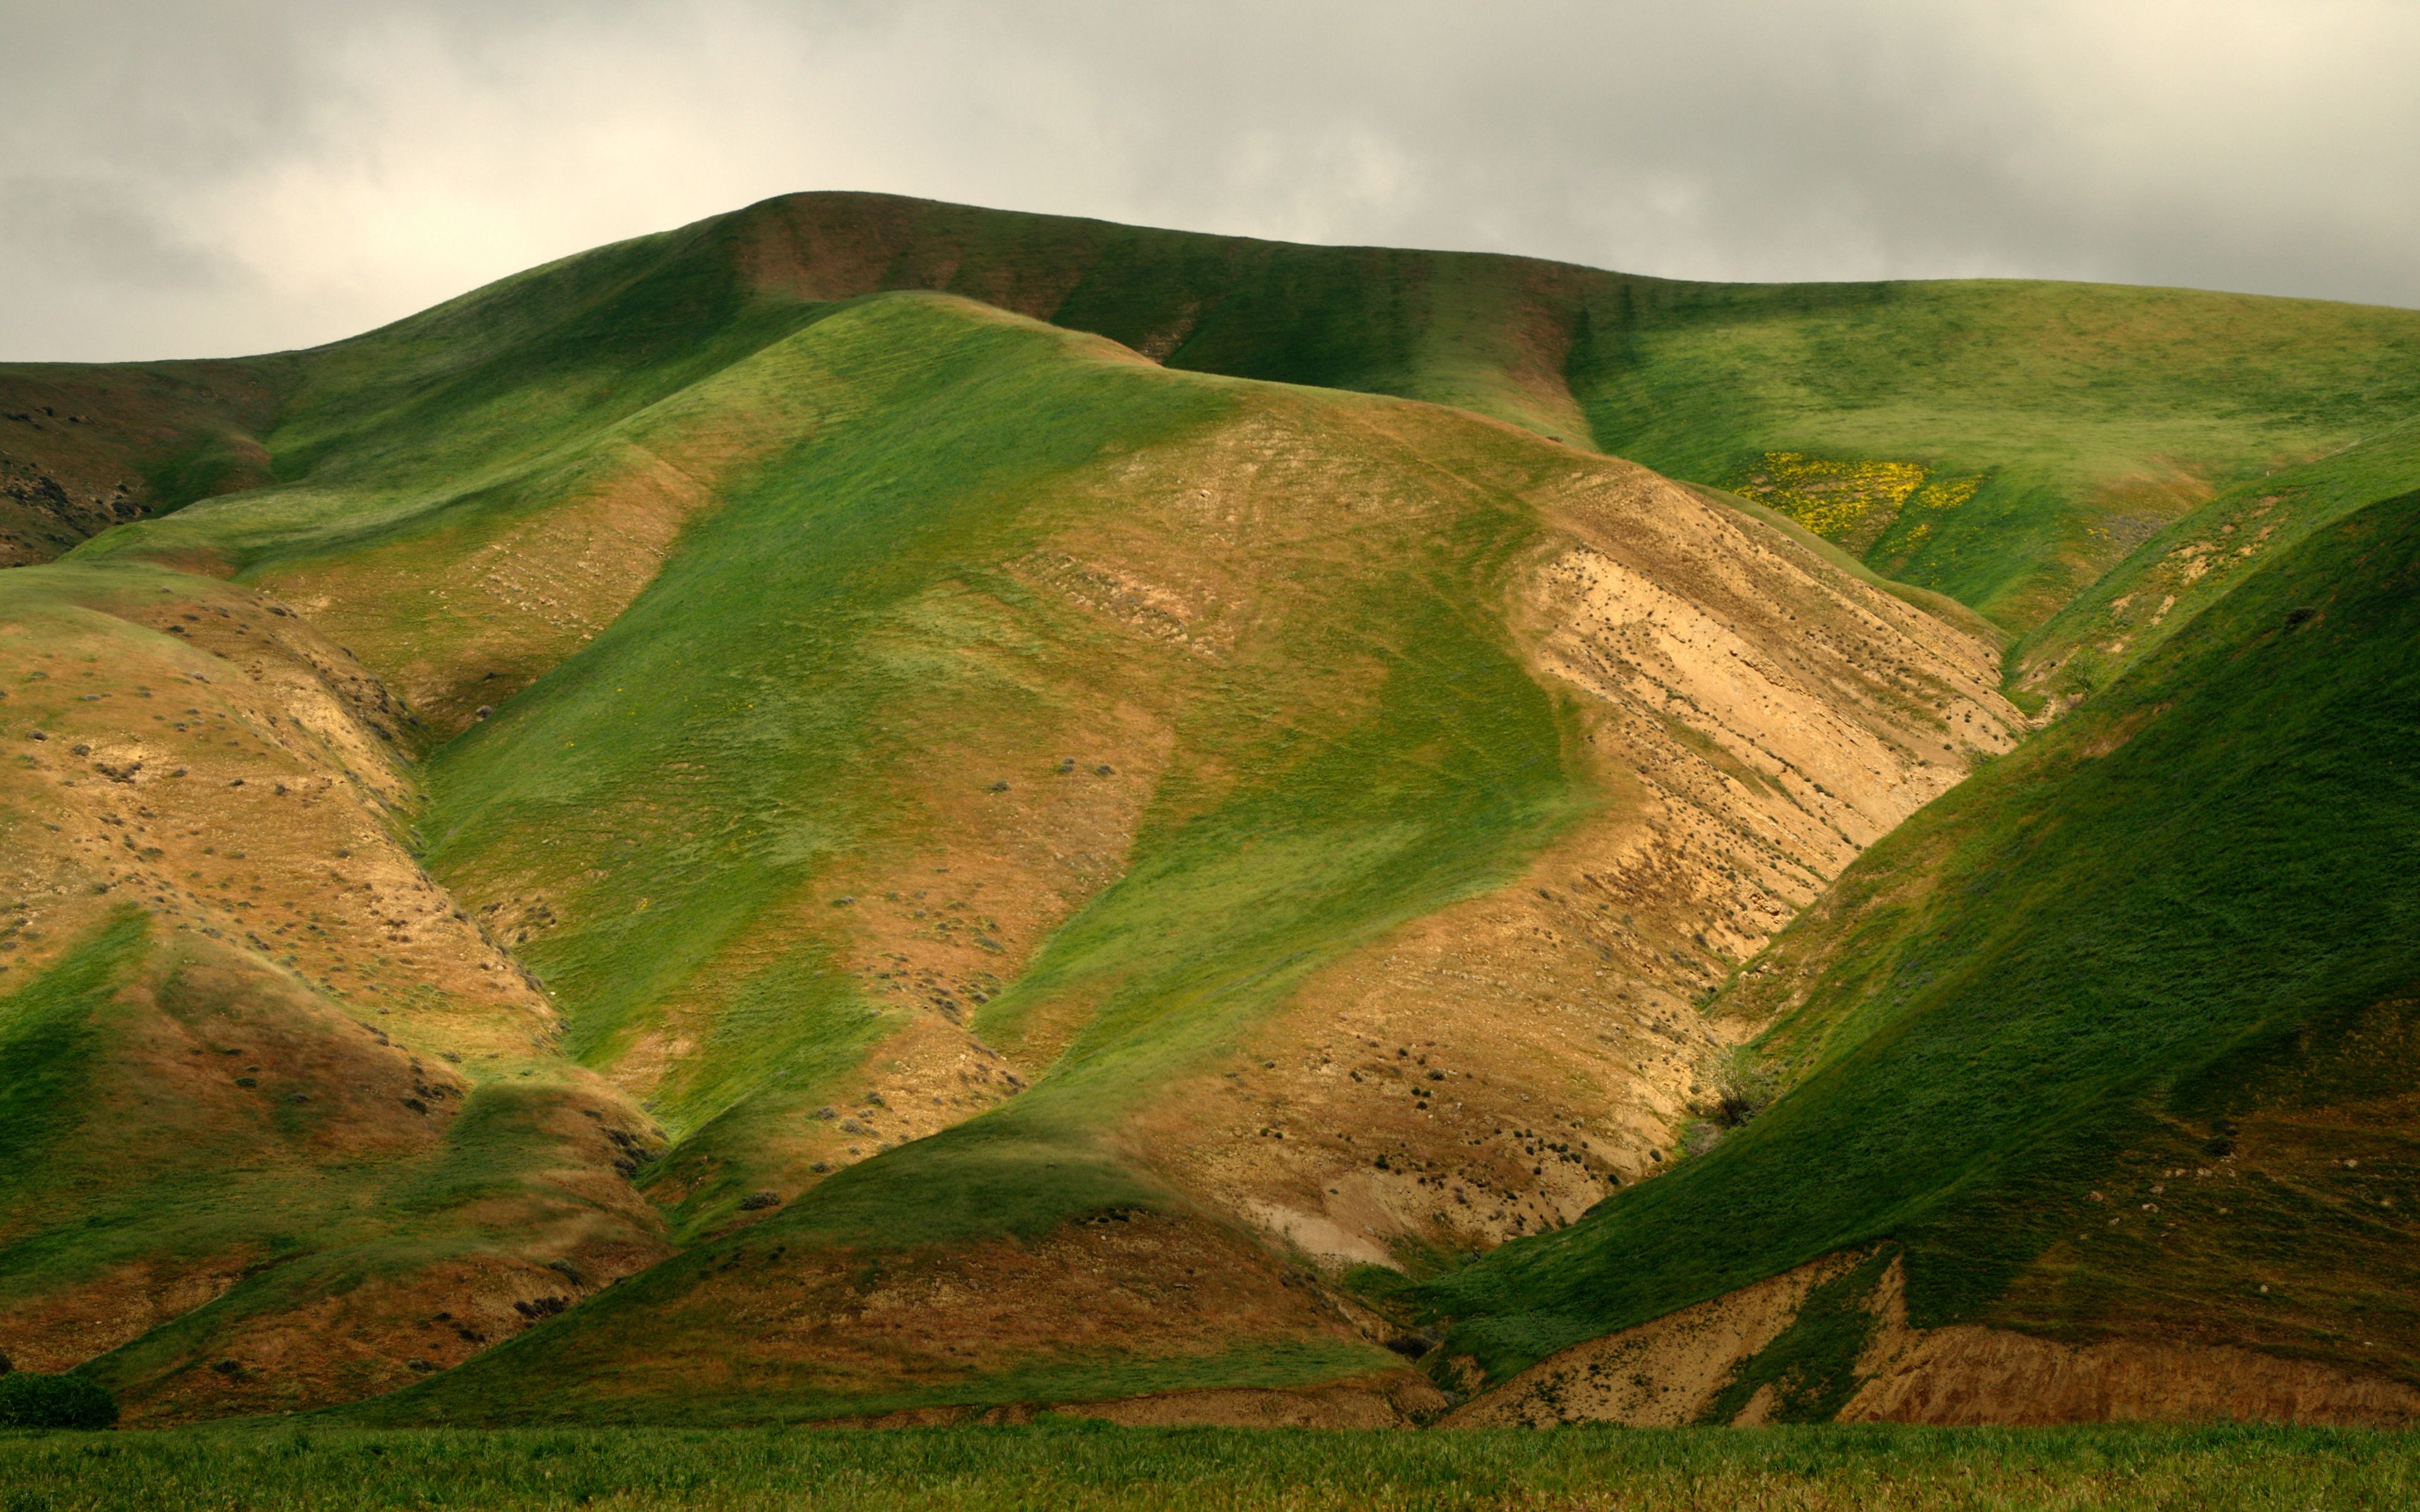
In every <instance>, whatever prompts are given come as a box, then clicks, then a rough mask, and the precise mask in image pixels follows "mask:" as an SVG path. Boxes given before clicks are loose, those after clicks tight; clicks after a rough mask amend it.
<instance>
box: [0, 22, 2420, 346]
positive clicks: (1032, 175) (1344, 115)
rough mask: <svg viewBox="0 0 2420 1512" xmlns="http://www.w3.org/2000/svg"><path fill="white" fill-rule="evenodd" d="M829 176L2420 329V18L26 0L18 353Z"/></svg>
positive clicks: (881, 185)
mask: <svg viewBox="0 0 2420 1512" xmlns="http://www.w3.org/2000/svg"><path fill="white" fill-rule="evenodd" d="M799 189H877V190H888V191H892V192H896V193H907V194H920V195H925V196H930V197H933V198H940V199H953V200H962V201H968V202H971V203H976V204H984V205H997V206H1007V207H1013V208H1022V209H1034V210H1051V211H1063V212H1068V213H1076V214H1085V215H1096V216H1102V217H1106V218H1109V219H1112V220H1121V221H1134V222H1142V223H1148V224H1160V225H1173V226H1185V227H1190V228H1195V229H1200V230H1206V231H1226V232H1236V233H1243V234H1248V235H1254V236H1264V237H1282V238H1289V239H1299V240H1310V241H1349V242H1379V243H1388V244H1395V245H1415V246H1425V247H1454V248H1478V249H1487V250H1495V251H1504V252H1518V253H1528V254H1532V255H1541V256H1549V257H1560V258H1566V259H1569V260H1572V261H1575V262H1583V263H1590V264H1593V265H1596V266H1598V267H1605V268H1618V269H1624V270H1634V271H1640V272H1651V273H1661V274H1666V275H1670V276H1677V277H1690V278H1745V279H1792V278H1815V279H1835V278H1871V277H1884V276H1891V277H1900V276H1905V277H1938V276H1955V275H1961V274H1978V273H1995V274H2022V275H2036V276H2044V277H2056V278H2099V279H2115V280H2122V281H2127V282H2137V283H2158V284H2186V285H2199V286H2203V287H2214V288H2229V289H2244V290H2252V291H2256V292H2260V293H2273V294H2301V295H2315V296H2322V297H2327V298H2334V299H2350V300H2365V301H2376V302H2381V303H2394V304H2405V305H2420V4H2415V3H2412V0H2366V3H2352V0H2348V3H2340V4H2338V3H2329V0H2297V3H2292V4H2251V3H2240V4H2230V3H2228V0H2178V3H2168V0H2140V3H2136V0H2090V3H2077V4H2068V3H2064V0H2041V3H2034V4H2002V5H1960V4H1956V3H1952V0H1842V3H1823V4H1819V3H1815V0H1804V3H1793V4H1742V3H1732V0H1687V3H1682V4H1673V5H1639V4H1627V3H1617V0H1596V3H1588V4H1559V3H1544V0H1538V3H1524V0H1484V3H1480V0H1470V3H1464V4H1451V5H1446V4H1430V3H1425V0H1385V3H1372V4H1335V5H1321V4H1317V3H1315V0H1285V3H1272V4H1266V5H1260V4H1231V5H1199V6H1193V5H1184V4H1177V3H1171V0H1122V3H1105V4H1087V3H1082V0H1037V3H1032V4H1016V5H1012V4H990V5H985V4H972V3H956V0H936V3H929V4H927V3H917V0H887V3H874V0H827V3H813V0H794V3H791V4H771V3H751V0H695V3H689V4H682V3H667V4H615V3H613V0H589V3H586V4H569V3H562V4H557V3H552V0H475V3H473V0H432V3H427V4H397V5H380V4H376V3H369V0H361V3H348V4H334V3H330V0H250V3H210V0H153V3H133V0H73V3H52V0H0V359H17V360H23V359H32V358H50V359H76V360H92V359H122V358H141V357H171V356H202V355H229V354H234V353H240V352H252V351H261V350H268V349H272V348H276V347H294V346H304V345H309V344H312V343H317V342H321V341H328V340H333V339H334V338H336V337H339V336H344V335H349V334H351V333H353V332H358V331H362V330H365V329H367V328H369V327H371V326H374V325H378V324H380V323H382V322H384V321H387V320H390V319H393V318H396V316H402V315H405V314H408V313H410V312H411V311H412V310H415V309H419V308H422V307H424V306H426V305H428V304H430V303H433V302H435V301H439V300H441V299H444V298H446V297H448V296H450V295H453V294H456V293H458V292H460V291H461V290H463V289H465V288H469V287H471V286H473V285H477V284H480V283H483V282H486V281H487V280H489V279H491V278H496V277H500V276H502V275H504V274H505V273H509V272H512V271H514V270H518V269H520V268H523V267H527V266H529V265H531V264H533V263H536V262H540V261H543V260H545V259H548V258H551V257H555V256H559V255H563V254H566V253H569V252H574V251H577V250H579V249H581V248H582V247H587V246H592V245H595V244H596V243H598V242H601V241H608V240H612V239H616V238H620V237H626V236H632V235H636V234H639V233H641V232H645V231H652V230H659V229H662V228H664V227H667V226H672V225H676V224H681V223H683V222H686V221H690V220H694V219H697V218H698V217H700V216H705V215H709V214H713V213H715V212H716V211H720V210H724V209H730V208H736V207H737V206H739V205H743V204H746V203H748V202H750V201H752V200H756V199H761V198H763V197H765V196H767V195H770V194H776V193H784V192H787V191H791V190H799Z"/></svg>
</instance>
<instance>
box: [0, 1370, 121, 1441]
mask: <svg viewBox="0 0 2420 1512" xmlns="http://www.w3.org/2000/svg"><path fill="white" fill-rule="evenodd" d="M116 1426H117V1398H116V1397H115V1396H111V1395H110V1394H109V1393H108V1392H107V1391H105V1390H103V1389H102V1388H101V1386H100V1385H98V1384H96V1383H95V1382H93V1381H86V1380H85V1378H84V1377H82V1376H44V1375H37V1374H35V1373H34V1372H32V1371H30V1370H18V1371H12V1372H10V1373H9V1374H8V1375H5V1376H0V1428H107V1427H116Z"/></svg>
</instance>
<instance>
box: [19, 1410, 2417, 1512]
mask: <svg viewBox="0 0 2420 1512" xmlns="http://www.w3.org/2000/svg"><path fill="white" fill-rule="evenodd" d="M2415 1496H2420V1440H2414V1439H2411V1438H2406V1437H2398V1436H2395V1435H2387V1434H2375V1433H2356V1432H2330V1431H2320V1430H2313V1429H2280V1428H2233V1427H2213V1428H2196V1429H2173V1428H2161V1429H2127V1428H2106V1427H2102V1428H2064V1429H2048V1430H2023V1431H1994V1430H1982V1429H1973V1430H1969V1429H1920V1428H1763V1429H1736V1430H1730V1431H1725V1432H1710V1431H1700V1430H1686V1429H1683V1430H1652V1431H1639V1430H1623V1429H1600V1428H1581V1429H1565V1430H1562V1431H1559V1432H1554V1433H1546V1434H1537V1433H1529V1432H1519V1431H1494V1430H1485V1431H1469V1432H1437V1433H1425V1434H1410V1433H1388V1432H1304V1431H1284V1430H1277V1431H1271V1430H1257V1431H1255V1430H1241V1429H1225V1428H1199V1429H1183V1428H1177V1429H1163V1428H1106V1427H1095V1426H1092V1425H1081V1424H1071V1425H1069V1426H1066V1427H1056V1426H1049V1425H1037V1426H1036V1427H1027V1428H943V1429H925V1430H918V1431H910V1432H897V1433H831V1434H800V1433H794V1432H778V1431H773V1432H757V1431H737V1432H666V1431H637V1432H624V1433H608V1432H504V1433H459V1432H427V1433H367V1432H340V1433H331V1432H325V1431H321V1430H318V1429H303V1428H290V1427H288V1428H253V1427H238V1428H221V1429H210V1430H196V1431H180V1432H173V1433H158V1434H144V1435H133V1434H116V1435H100V1434H58V1435H54V1436H49V1437H31V1436H10V1435H0V1507H5V1508H7V1509H8V1512H32V1509H35V1508H41V1509H43V1512H53V1509H55V1512H70V1509H73V1512H84V1509H87V1508H89V1509H94V1512H99V1509H102V1508H116V1507H158V1506H176V1507H184V1508H193V1509H203V1508H212V1509H215V1508H260V1509H264V1512H266V1509H270V1508H298V1509H299V1508H320V1507H345V1508H355V1507H515V1508H518V1507H572V1506H584V1507H597V1508H608V1509H632V1512H635V1509H641V1508H659V1507H666V1508H668V1507H680V1508H684V1509H697V1512H721V1509H724V1508H757V1507H784V1508H788V1507H827V1506H830V1507H847V1508H849V1509H850V1512H881V1509H883V1508H890V1507H917V1508H958V1507H964V1508H977V1507H980V1508H1024V1507H1032V1508H1042V1507H1049V1508H1054V1509H1057V1508H1089V1507H1117V1508H1121V1509H1127V1508H1132V1509H1145V1508H1195V1507H1202V1508H1213V1507H1215V1508H1243V1507H1284V1508H1287V1509H1289V1512H1312V1509H1318V1508H1327V1507H1337V1508H1343V1507H1352V1508H1357V1509H1364V1508H1367V1509H1375V1508H1390V1507H1420V1508H1445V1509H1450V1508H1481V1507H1528V1508H1546V1507H1556V1508H1581V1507H1607V1508H1611V1507H1621V1508H1624V1509H1625V1512H1665V1509H1672V1512H1680V1509H1683V1508H1687V1509H1701V1508H1702V1509H1714V1508H1723V1509H1726V1512H1729V1509H1731V1508H1741V1507H1755V1508H1761V1509H1773V1512H1781V1509H1799V1508H1806V1509H1817V1508H1836V1507H1837V1508H1849V1507H1856V1508H1892V1509H1897V1508H1928V1509H1930V1508H1945V1509H1946V1508H1962V1509H1963V1508H1975V1509H1983V1508H2018V1507H2023V1508H2062V1509H2068V1508H2073V1509H2084V1508H2093V1509H2100V1508H2112V1509H2115V1508H2149V1507H2160V1508H2171V1507H2174V1508H2183V1507H2192V1508H2218V1507H2226V1508H2278V1509H2281V1512H2282V1509H2287V1508H2292V1509H2295V1512H2300V1509H2302V1508H2305V1507H2325V1508H2329V1509H2331V1512H2337V1509H2351V1508H2369V1507H2400V1506H2408V1505H2411V1504H2412V1501H2413V1498H2414V1497H2415Z"/></svg>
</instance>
